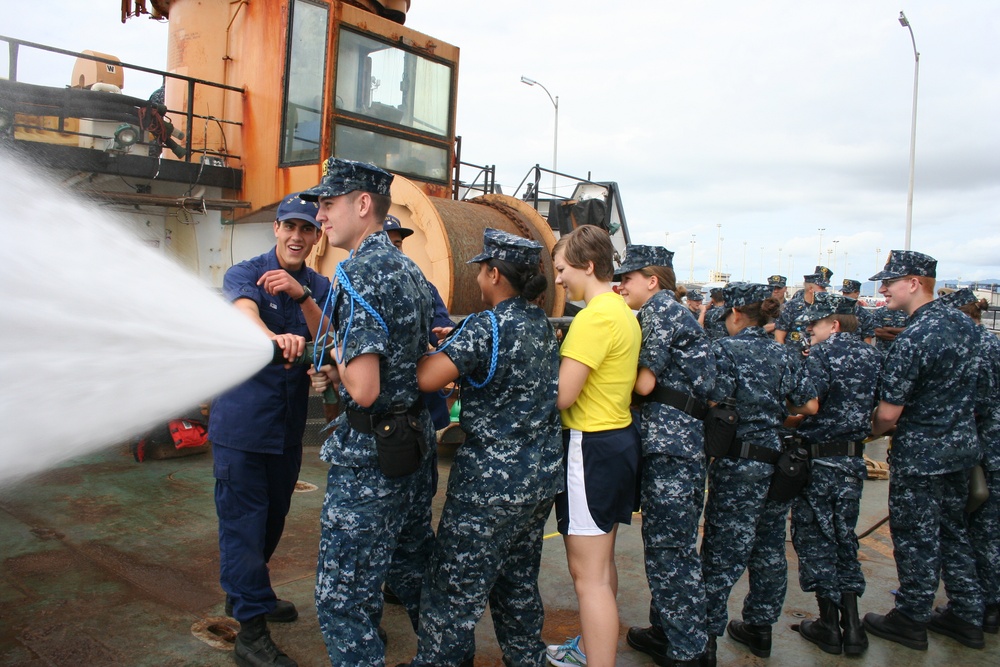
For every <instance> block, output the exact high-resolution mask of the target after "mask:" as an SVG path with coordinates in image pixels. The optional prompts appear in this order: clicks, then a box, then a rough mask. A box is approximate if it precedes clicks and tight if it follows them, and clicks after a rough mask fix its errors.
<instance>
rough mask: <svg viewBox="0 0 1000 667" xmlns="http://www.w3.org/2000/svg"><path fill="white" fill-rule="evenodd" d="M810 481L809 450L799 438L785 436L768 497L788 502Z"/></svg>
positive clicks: (780, 501)
mask: <svg viewBox="0 0 1000 667" xmlns="http://www.w3.org/2000/svg"><path fill="white" fill-rule="evenodd" d="M808 483H809V451H808V450H807V449H806V448H805V446H804V445H803V444H802V441H801V440H800V439H799V438H796V437H794V436H787V437H785V438H784V447H782V451H781V456H779V457H778V462H777V463H775V464H774V475H773V476H772V477H771V488H769V489H768V490H767V497H768V498H769V499H770V500H774V501H777V502H779V503H784V502H788V501H789V500H792V499H793V498H795V496H797V495H799V493H800V492H801V491H802V489H804V488H805V487H806V484H808Z"/></svg>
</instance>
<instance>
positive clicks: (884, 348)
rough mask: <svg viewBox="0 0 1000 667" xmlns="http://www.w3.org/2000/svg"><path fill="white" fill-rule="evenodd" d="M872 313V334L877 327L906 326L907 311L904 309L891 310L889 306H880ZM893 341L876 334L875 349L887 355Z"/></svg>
mask: <svg viewBox="0 0 1000 667" xmlns="http://www.w3.org/2000/svg"><path fill="white" fill-rule="evenodd" d="M870 315H871V319H872V335H874V334H875V329H881V328H883V327H905V326H906V312H905V311H902V310H890V309H889V308H888V307H887V306H880V307H878V308H876V309H875V310H873V311H872V312H871V313H870ZM892 342H893V341H890V340H882V339H881V338H879V337H878V336H875V349H876V350H878V351H879V352H881V353H882V355H883V356H885V353H886V352H888V351H889V347H890V346H891V345H892Z"/></svg>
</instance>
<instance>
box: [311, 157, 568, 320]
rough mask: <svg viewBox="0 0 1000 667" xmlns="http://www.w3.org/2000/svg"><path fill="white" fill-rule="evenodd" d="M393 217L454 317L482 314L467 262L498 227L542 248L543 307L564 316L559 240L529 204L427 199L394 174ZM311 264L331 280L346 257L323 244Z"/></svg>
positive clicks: (407, 249) (493, 198)
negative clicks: (555, 262)
mask: <svg viewBox="0 0 1000 667" xmlns="http://www.w3.org/2000/svg"><path fill="white" fill-rule="evenodd" d="M389 213H390V214H391V215H394V216H396V217H397V218H399V220H400V222H401V223H402V225H403V227H406V228H408V229H412V230H413V235H411V236H409V237H407V238H406V240H405V241H403V252H404V253H406V255H407V256H408V257H410V258H411V259H412V260H413V261H414V262H416V263H417V265H418V266H419V267H420V268H421V270H422V271H423V272H424V275H425V276H427V279H428V280H430V281H431V282H432V283H434V286H435V287H437V288H438V291H439V292H441V298H442V299H443V300H444V303H445V305H446V306H448V312H450V313H451V314H452V315H467V314H469V313H473V312H477V311H480V310H483V309H484V308H485V307H486V306H485V305H484V304H483V303H482V294H481V292H480V290H479V286H478V285H477V284H476V274H477V273H478V272H479V266H478V265H470V264H466V262H467V261H468V260H469V259H471V258H472V257H474V256H476V255H477V254H479V252H480V251H481V250H482V247H483V230H485V229H486V228H488V227H492V228H494V229H500V230H503V231H505V232H509V233H511V234H515V235H517V236H522V237H525V238H530V239H533V240H535V241H538V242H539V243H541V244H542V246H543V247H544V249H543V250H542V264H543V270H544V273H545V277H546V278H547V279H548V281H549V285H548V288H547V290H546V292H545V295H544V302H543V304H542V305H543V308H544V309H545V312H546V313H547V314H548V315H549V316H550V317H559V316H561V315H562V313H563V307H564V305H565V295H564V291H563V290H562V289H556V286H555V275H554V272H553V269H552V247H553V246H554V245H555V242H556V239H555V236H554V235H553V234H552V231H551V229H549V226H548V223H546V222H545V220H544V219H543V218H542V217H541V216H540V215H539V214H538V212H537V211H535V209H533V208H532V207H531V206H529V205H528V204H526V203H525V202H522V201H521V200H519V199H514V198H513V197H508V196H506V195H495V194H494V195H485V196H482V197H477V198H476V199H471V200H467V201H454V200H451V199H437V198H433V197H428V196H427V195H426V194H424V193H423V191H421V190H420V188H418V187H417V186H416V185H415V184H414V183H412V182H411V181H408V180H407V179H405V178H403V177H401V176H396V177H395V178H394V179H393V181H392V208H391V209H389ZM315 253H316V256H315V257H314V261H313V262H310V263H311V265H313V266H314V268H316V270H318V271H320V272H321V273H323V274H324V275H327V276H332V275H333V272H334V269H335V268H336V263H337V262H338V261H340V260H342V259H343V258H344V257H346V253H344V252H343V251H341V250H338V249H336V248H332V247H329V246H327V245H326V239H325V238H324V239H322V240H321V241H320V245H319V246H318V247H317V249H316V251H315Z"/></svg>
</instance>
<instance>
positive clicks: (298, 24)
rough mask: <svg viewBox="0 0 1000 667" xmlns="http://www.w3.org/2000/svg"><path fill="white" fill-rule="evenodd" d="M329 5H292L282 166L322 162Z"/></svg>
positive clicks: (300, 0) (299, 2)
mask: <svg viewBox="0 0 1000 667" xmlns="http://www.w3.org/2000/svg"><path fill="white" fill-rule="evenodd" d="M328 13H329V9H328V7H327V6H326V5H316V4H313V3H312V2H308V1H307V0H295V1H294V2H293V3H292V16H291V20H290V21H289V26H290V27H289V35H288V58H287V61H286V62H287V63H288V66H287V68H286V75H285V109H284V118H283V122H282V133H281V136H282V140H281V162H282V164H303V163H305V164H308V163H317V162H319V161H320V158H321V155H320V152H321V148H322V146H321V144H320V138H321V137H320V135H321V132H322V129H323V79H324V76H325V73H326V35H327V14H328Z"/></svg>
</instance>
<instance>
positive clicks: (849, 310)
mask: <svg viewBox="0 0 1000 667" xmlns="http://www.w3.org/2000/svg"><path fill="white" fill-rule="evenodd" d="M813 297H814V300H813V302H812V303H811V304H809V305H808V306H806V307H805V308H804V309H803V310H802V312H801V313H800V314H799V316H798V317H796V318H795V320H796V321H797V322H815V321H816V320H821V319H823V318H824V317H829V316H830V315H853V314H854V308H855V306H856V305H857V303H858V302H857V299H851V298H850V297H846V296H842V295H840V294H830V293H829V292H817V293H816V294H814V295H813Z"/></svg>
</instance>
